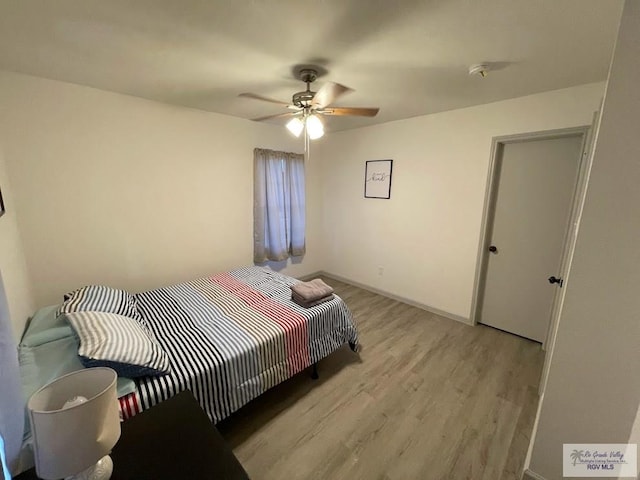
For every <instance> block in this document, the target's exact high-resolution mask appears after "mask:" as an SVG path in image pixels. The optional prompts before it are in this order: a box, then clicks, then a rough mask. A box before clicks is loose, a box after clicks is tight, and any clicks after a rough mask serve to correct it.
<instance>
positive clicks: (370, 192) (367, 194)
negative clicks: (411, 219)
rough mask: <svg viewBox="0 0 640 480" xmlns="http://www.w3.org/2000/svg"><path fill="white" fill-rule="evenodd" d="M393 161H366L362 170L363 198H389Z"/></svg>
mask: <svg viewBox="0 0 640 480" xmlns="http://www.w3.org/2000/svg"><path fill="white" fill-rule="evenodd" d="M392 169H393V160H367V164H366V166H365V169H364V198H385V199H388V198H391V171H392Z"/></svg>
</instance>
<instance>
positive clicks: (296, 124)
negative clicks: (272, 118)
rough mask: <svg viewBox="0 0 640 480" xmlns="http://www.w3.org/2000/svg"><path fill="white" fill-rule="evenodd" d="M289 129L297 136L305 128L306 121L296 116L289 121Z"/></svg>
mask: <svg viewBox="0 0 640 480" xmlns="http://www.w3.org/2000/svg"><path fill="white" fill-rule="evenodd" d="M287 129H288V130H289V131H290V132H291V133H293V134H294V135H295V136H296V137H299V136H300V134H301V133H302V130H303V129H304V123H302V120H300V119H299V118H298V117H294V118H292V119H291V120H289V121H288V122H287Z"/></svg>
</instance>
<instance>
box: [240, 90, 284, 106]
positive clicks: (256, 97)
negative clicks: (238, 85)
mask: <svg viewBox="0 0 640 480" xmlns="http://www.w3.org/2000/svg"><path fill="white" fill-rule="evenodd" d="M238 96H239V97H244V98H253V99H254V100H262V101H263V102H270V103H275V104H278V105H282V106H284V107H288V106H289V104H288V103H286V102H282V101H280V100H276V99H275V98H269V97H263V96H262V95H258V94H257V93H241V94H240V95H238Z"/></svg>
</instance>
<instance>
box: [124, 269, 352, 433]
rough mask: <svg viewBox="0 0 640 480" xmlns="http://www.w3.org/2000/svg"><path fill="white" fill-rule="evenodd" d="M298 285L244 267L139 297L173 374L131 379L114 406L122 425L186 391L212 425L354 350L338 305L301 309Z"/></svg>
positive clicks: (347, 316) (343, 308)
mask: <svg viewBox="0 0 640 480" xmlns="http://www.w3.org/2000/svg"><path fill="white" fill-rule="evenodd" d="M297 282H298V281H297V280H296V279H294V278H291V277H287V276H285V275H281V274H279V273H277V272H273V271H271V270H269V269H266V268H261V267H246V268H241V269H238V270H233V271H231V272H226V273H221V274H218V275H214V276H212V277H207V278H202V279H199V280H194V281H191V282H187V283H182V284H180V285H174V286H171V287H165V288H159V289H156V290H151V291H148V292H144V293H140V294H137V295H136V302H137V308H138V311H139V313H140V314H141V316H142V318H143V321H144V322H145V323H147V324H148V326H149V328H150V329H151V331H152V332H153V333H154V334H155V336H156V338H157V339H158V342H159V343H160V345H161V346H162V348H163V349H164V350H165V351H166V353H167V354H168V356H169V359H170V363H171V370H170V373H169V374H167V375H163V376H157V377H141V378H139V379H137V380H136V386H137V391H136V392H134V393H132V394H130V395H128V396H127V397H123V398H121V399H120V406H121V410H122V413H123V415H124V417H125V418H127V417H129V416H131V415H134V414H135V413H137V412H139V411H142V410H144V409H147V408H149V407H151V406H152V405H155V404H156V403H159V402H161V401H163V400H166V399H167V398H169V397H172V396H173V395H176V394H177V393H179V392H181V391H183V390H186V389H188V390H191V391H192V392H193V394H194V396H195V397H196V398H197V399H198V401H199V403H200V405H201V406H202V408H203V409H204V410H205V412H206V413H207V414H208V415H209V417H210V418H211V419H212V421H214V422H218V421H219V420H222V419H223V418H225V417H227V416H229V415H230V414H231V413H233V412H234V411H236V410H237V409H239V408H240V407H241V406H243V405H245V404H246V403H248V402H249V401H250V400H252V399H254V398H255V397H257V396H258V395H260V394H261V393H263V392H265V391H266V390H268V389H269V388H271V387H273V386H274V385H277V384H278V383H280V382H282V381H284V380H286V379H287V378H290V377H292V376H293V375H295V374H296V373H298V372H300V371H301V370H302V369H304V368H306V367H308V366H310V365H312V364H314V363H315V362H317V361H319V360H320V359H322V358H323V357H325V356H327V355H329V354H330V353H332V352H333V351H335V350H337V349H338V348H339V347H340V346H342V345H344V344H345V343H349V344H350V345H351V347H352V349H355V348H356V347H357V344H358V334H357V331H356V327H355V325H354V323H353V320H352V315H351V312H350V311H349V309H348V308H347V305H346V304H345V303H344V302H343V301H342V299H340V298H339V297H338V296H337V295H336V296H335V298H334V299H333V300H331V301H328V302H325V303H322V304H320V305H317V306H315V307H312V308H308V309H306V308H302V307H300V306H298V305H296V304H295V303H294V302H293V301H292V300H291V289H290V286H291V285H293V284H295V283H297Z"/></svg>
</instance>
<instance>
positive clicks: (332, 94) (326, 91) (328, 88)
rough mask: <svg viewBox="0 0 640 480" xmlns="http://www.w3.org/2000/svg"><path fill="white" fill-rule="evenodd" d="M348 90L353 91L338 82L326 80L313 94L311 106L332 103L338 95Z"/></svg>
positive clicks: (316, 106)
mask: <svg viewBox="0 0 640 480" xmlns="http://www.w3.org/2000/svg"><path fill="white" fill-rule="evenodd" d="M349 92H353V89H351V88H349V87H345V86H344V85H340V84H339V83H333V82H327V83H325V84H324V85H323V86H322V87H321V88H320V90H318V93H316V94H315V95H314V97H313V100H312V101H311V106H312V107H315V108H324V107H326V106H327V105H330V104H332V103H333V102H334V101H335V100H336V99H337V98H338V97H341V96H342V95H344V94H345V93H349Z"/></svg>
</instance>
